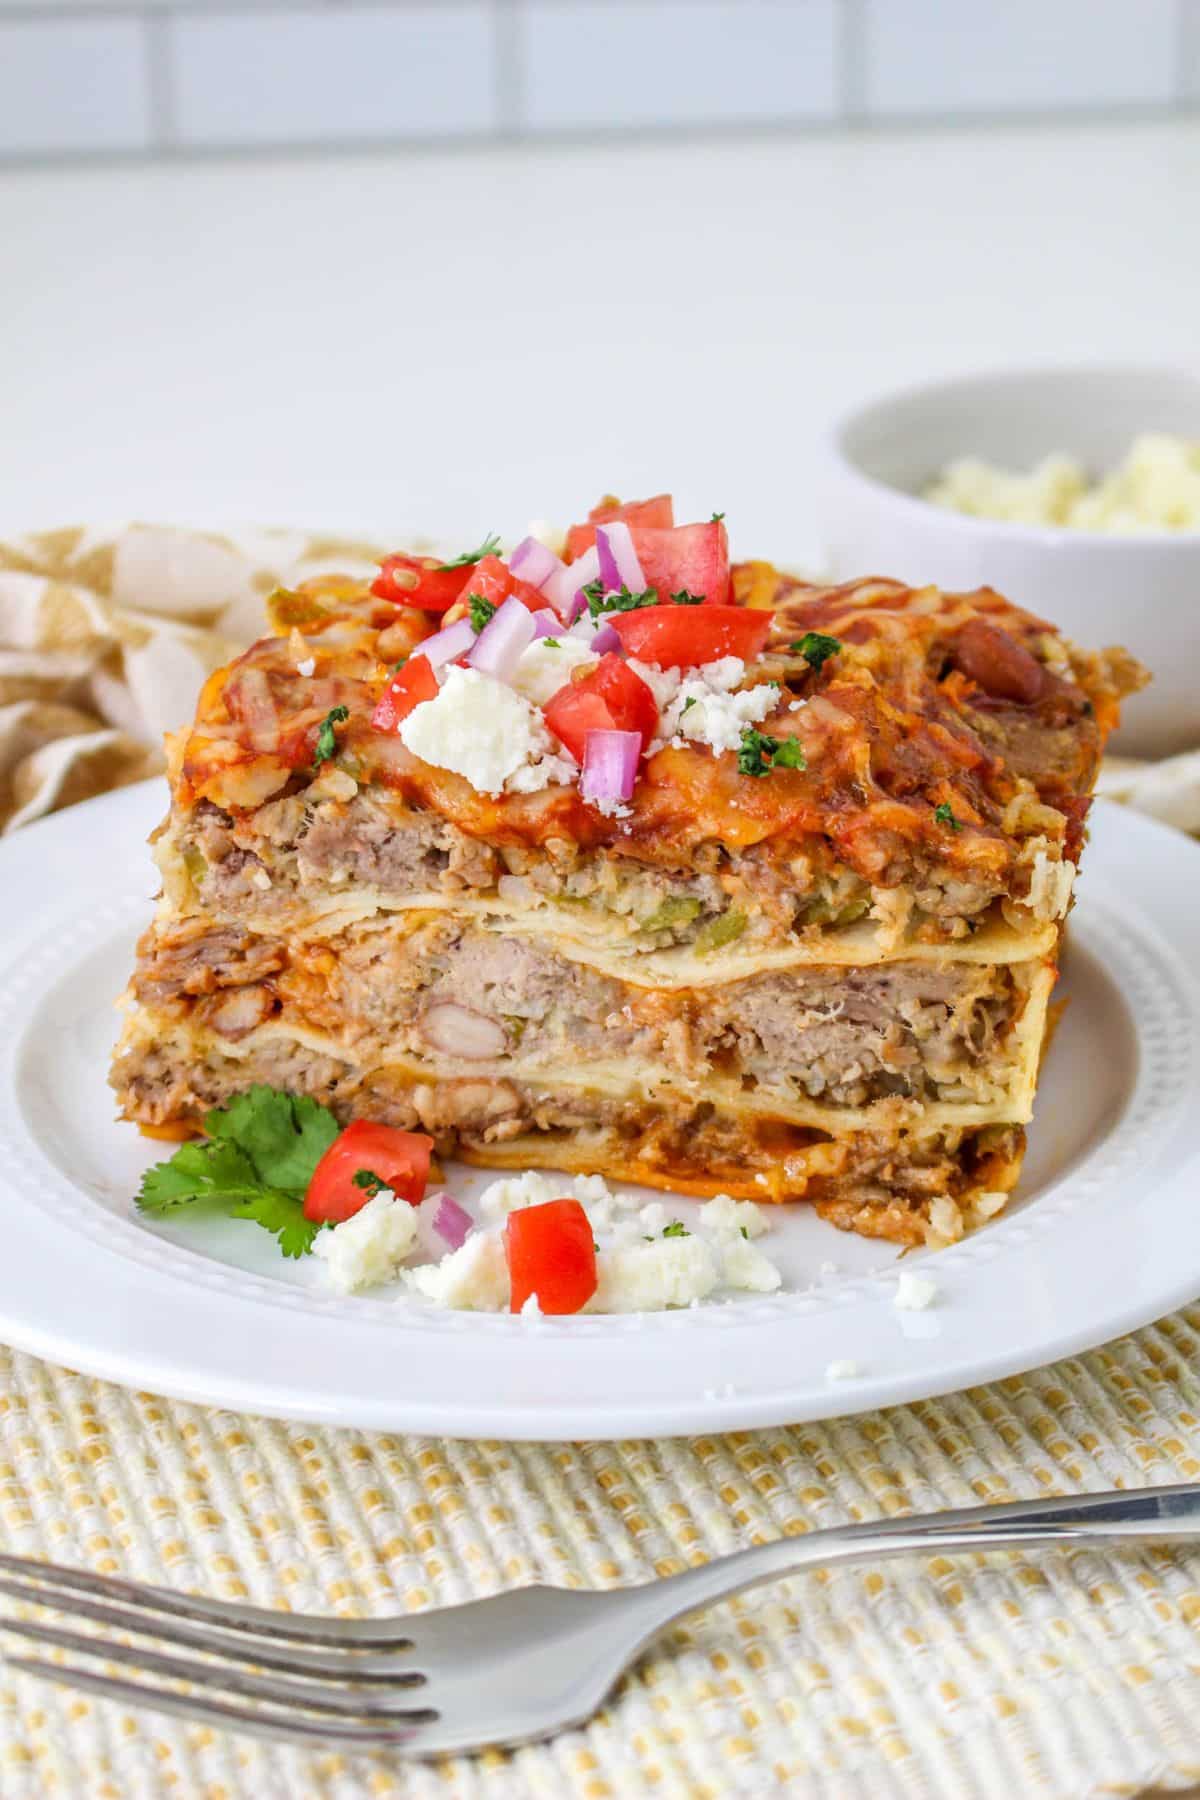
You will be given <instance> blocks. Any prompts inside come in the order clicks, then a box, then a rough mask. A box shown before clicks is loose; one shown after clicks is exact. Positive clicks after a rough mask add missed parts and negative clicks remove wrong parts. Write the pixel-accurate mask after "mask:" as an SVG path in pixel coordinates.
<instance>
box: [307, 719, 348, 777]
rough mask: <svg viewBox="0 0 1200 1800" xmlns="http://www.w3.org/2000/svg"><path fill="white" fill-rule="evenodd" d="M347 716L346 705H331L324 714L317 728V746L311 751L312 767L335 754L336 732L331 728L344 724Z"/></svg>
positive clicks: (326, 760)
mask: <svg viewBox="0 0 1200 1800" xmlns="http://www.w3.org/2000/svg"><path fill="white" fill-rule="evenodd" d="M349 717H350V708H349V707H348V706H332V707H330V709H329V711H328V712H327V713H326V714H325V717H324V718H323V719H322V720H321V723H320V725H319V726H318V728H317V747H316V750H315V751H314V752H313V768H314V769H319V768H320V766H321V764H322V763H324V762H328V761H329V759H330V757H331V756H336V755H337V733H336V732H335V731H334V729H333V728H334V726H335V725H344V724H345V723H346V720H347V719H348V718H349Z"/></svg>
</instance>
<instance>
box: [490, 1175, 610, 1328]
mask: <svg viewBox="0 0 1200 1800" xmlns="http://www.w3.org/2000/svg"><path fill="white" fill-rule="evenodd" d="M504 1255H505V1259H506V1260H507V1262H508V1284H509V1302H508V1304H509V1308H510V1310H511V1311H512V1312H520V1310H521V1308H522V1307H523V1306H524V1304H525V1302H526V1301H527V1300H528V1299H529V1296H530V1295H531V1294H536V1295H537V1303H538V1305H539V1306H540V1307H541V1309H542V1311H543V1312H544V1313H575V1312H578V1311H579V1309H580V1307H582V1306H586V1305H587V1302H588V1301H589V1300H590V1299H591V1297H592V1295H593V1294H594V1293H595V1291H596V1245H595V1241H594V1239H593V1237H592V1226H591V1221H590V1219H589V1218H588V1216H587V1214H586V1213H585V1212H584V1210H583V1208H582V1206H580V1204H579V1202H578V1200H546V1201H543V1203H542V1205H540V1206H522V1207H520V1208H519V1209H518V1210H517V1211H516V1212H511V1213H509V1215H508V1219H507V1220H506V1222H505V1226H504Z"/></svg>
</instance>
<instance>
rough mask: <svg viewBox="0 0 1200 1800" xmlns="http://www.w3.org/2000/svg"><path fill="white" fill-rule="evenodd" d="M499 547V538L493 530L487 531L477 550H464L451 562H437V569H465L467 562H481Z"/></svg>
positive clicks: (493, 553) (494, 553)
mask: <svg viewBox="0 0 1200 1800" xmlns="http://www.w3.org/2000/svg"><path fill="white" fill-rule="evenodd" d="M499 548H500V539H499V537H498V536H497V535H496V533H495V532H494V531H489V532H488V534H487V536H486V537H485V538H484V540H483V542H482V544H480V546H479V548H478V550H464V551H463V554H462V555H461V556H456V557H455V558H454V559H453V561H451V562H444V563H439V564H438V568H439V569H465V568H466V567H467V565H468V563H477V562H482V561H483V559H484V557H485V556H495V555H496V553H497V551H498V550H499Z"/></svg>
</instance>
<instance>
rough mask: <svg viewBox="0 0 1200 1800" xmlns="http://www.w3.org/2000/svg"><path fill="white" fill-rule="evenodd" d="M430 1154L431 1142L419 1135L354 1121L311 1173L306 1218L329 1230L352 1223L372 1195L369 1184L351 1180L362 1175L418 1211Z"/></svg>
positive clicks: (371, 1122) (371, 1123)
mask: <svg viewBox="0 0 1200 1800" xmlns="http://www.w3.org/2000/svg"><path fill="white" fill-rule="evenodd" d="M432 1151H433V1139H432V1138H431V1137H426V1136H425V1134H424V1132H422V1131H397V1130H396V1128H395V1126H393V1125H377V1124H375V1123H374V1122H373V1121H372V1120H370V1119H355V1120H354V1122H353V1124H351V1125H347V1127H346V1129H345V1131H343V1132H342V1133H341V1135H340V1137H335V1138H334V1140H333V1142H332V1144H330V1146H329V1148H328V1150H326V1152H325V1154H324V1156H323V1157H322V1158H321V1160H320V1162H319V1163H318V1164H317V1166H316V1168H315V1169H314V1170H313V1175H312V1180H311V1181H310V1182H309V1184H308V1192H307V1193H306V1194H305V1196H304V1216H305V1218H306V1219H318V1220H320V1221H321V1222H322V1223H323V1224H328V1225H340V1224H341V1222H342V1220H343V1219H351V1218H353V1217H354V1214H355V1213H356V1212H358V1211H359V1210H360V1209H361V1208H362V1207H364V1206H365V1205H366V1204H367V1201H368V1200H369V1199H370V1198H371V1193H372V1187H371V1183H370V1182H367V1183H365V1184H364V1185H362V1186H360V1185H359V1184H358V1183H357V1182H356V1181H355V1179H354V1177H355V1176H356V1175H357V1174H358V1173H359V1172H360V1171H361V1170H365V1171H366V1172H367V1173H368V1174H371V1175H376V1176H378V1178H379V1180H380V1181H381V1182H382V1183H383V1185H384V1187H389V1188H391V1190H392V1192H393V1194H395V1195H396V1197H397V1199H400V1200H411V1201H412V1203H413V1205H414V1206H416V1205H417V1203H418V1201H419V1200H421V1198H422V1197H423V1195H424V1193H425V1185H426V1183H427V1182H428V1180H429V1158H430V1155H431V1154H432ZM375 1191H376V1192H378V1189H376V1190H375Z"/></svg>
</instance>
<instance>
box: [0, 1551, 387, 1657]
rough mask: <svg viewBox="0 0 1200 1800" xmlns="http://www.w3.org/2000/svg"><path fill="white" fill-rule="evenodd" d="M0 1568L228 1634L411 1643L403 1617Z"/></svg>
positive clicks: (41, 1569)
mask: <svg viewBox="0 0 1200 1800" xmlns="http://www.w3.org/2000/svg"><path fill="white" fill-rule="evenodd" d="M0 1569H6V1570H7V1571H8V1572H9V1574H10V1575H17V1576H19V1577H21V1579H22V1580H27V1581H42V1582H46V1583H47V1584H48V1585H50V1586H52V1587H57V1588H64V1589H67V1590H69V1591H71V1592H74V1593H81V1594H98V1595H100V1596H101V1597H102V1598H104V1599H107V1600H117V1601H120V1602H121V1603H122V1604H123V1605H125V1606H142V1607H147V1608H149V1609H150V1610H152V1611H154V1612H156V1613H171V1614H172V1615H173V1616H174V1617H176V1618H179V1619H204V1620H208V1621H210V1622H211V1623H212V1624H214V1625H220V1626H222V1627H224V1629H225V1630H227V1631H246V1632H253V1633H254V1634H255V1635H256V1636H258V1637H273V1638H285V1639H287V1638H290V1639H296V1640H298V1641H301V1642H303V1643H308V1644H329V1645H330V1646H332V1647H335V1648H349V1647H353V1646H354V1645H356V1644H361V1646H362V1648H363V1649H371V1650H384V1649H389V1648H390V1649H393V1650H405V1649H408V1648H410V1647H411V1646H410V1640H409V1638H408V1636H407V1633H406V1631H405V1627H404V1622H403V1621H402V1620H398V1619H319V1618H308V1617H306V1616H305V1615H304V1614H302V1613H284V1612H275V1611H272V1610H271V1609H269V1608H268V1607H265V1606H243V1605H242V1603H241V1601H240V1600H210V1599H207V1598H205V1597H203V1596H201V1595H199V1594H180V1593H176V1591H175V1590H174V1588H165V1587H154V1586H152V1585H151V1584H150V1583H149V1582H142V1581H124V1580H122V1579H121V1578H120V1577H119V1576H116V1575H94V1574H93V1573H92V1571H91V1570H90V1569H66V1568H60V1567H59V1566H58V1565H57V1564H55V1563H43V1562H36V1561H35V1560H34V1559H33V1558H32V1557H29V1556H9V1555H6V1554H0Z"/></svg>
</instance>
